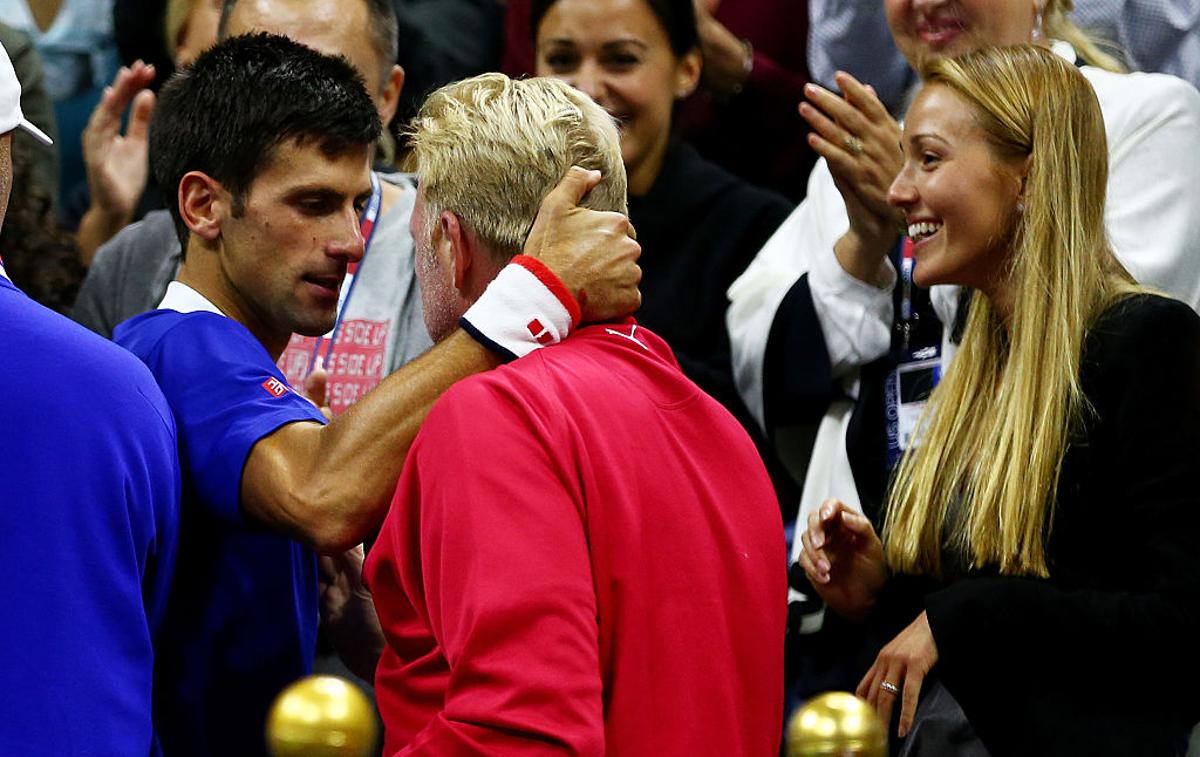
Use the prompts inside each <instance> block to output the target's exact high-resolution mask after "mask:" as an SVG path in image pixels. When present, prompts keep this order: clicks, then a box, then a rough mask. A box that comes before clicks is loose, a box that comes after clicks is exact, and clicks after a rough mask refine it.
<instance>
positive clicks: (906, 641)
mask: <svg viewBox="0 0 1200 757" xmlns="http://www.w3.org/2000/svg"><path fill="white" fill-rule="evenodd" d="M937 661H938V650H937V643H936V642H935V641H934V640H933V631H932V630H931V629H930V628H929V618H928V617H927V616H926V615H925V613H924V612H922V613H921V614H920V615H918V616H917V619H916V620H914V621H913V622H912V623H910V624H909V626H908V628H905V629H904V630H903V631H901V632H900V634H899V635H898V636H897V637H896V638H894V639H892V641H891V642H890V643H889V644H888V645H887V646H886V647H884V648H883V649H882V650H880V652H879V656H878V657H876V658H875V664H874V665H872V666H871V669H870V670H868V671H867V674H866V675H865V676H863V679H862V681H861V682H860V683H859V684H858V690H857V691H856V692H855V693H856V694H858V695H859V696H860V697H862V698H863V699H866V700H867V701H868V702H870V703H871V706H872V707H874V708H875V711H876V712H878V713H879V717H880V718H882V719H883V722H884V723H890V722H891V719H892V709H893V707H894V705H895V704H896V699H897V698H899V699H900V700H901V701H900V722H899V723H898V724H897V727H896V735H898V736H899V737H900V738H904V737H905V736H907V735H908V732H909V730H910V729H911V728H912V722H913V715H914V714H915V713H916V711H917V700H918V699H919V698H920V696H921V686H922V684H923V683H924V682H925V676H927V675H928V674H929V671H930V669H932V668H933V666H934V664H935V663H936V662H937ZM884 684H886V685H884Z"/></svg>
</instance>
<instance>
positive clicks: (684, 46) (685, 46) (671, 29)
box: [226, 0, 700, 58]
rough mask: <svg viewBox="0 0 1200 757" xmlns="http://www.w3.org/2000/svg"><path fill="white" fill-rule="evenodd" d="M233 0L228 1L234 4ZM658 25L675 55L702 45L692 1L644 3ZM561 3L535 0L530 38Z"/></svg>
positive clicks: (530, 9) (531, 8) (534, 39)
mask: <svg viewBox="0 0 1200 757" xmlns="http://www.w3.org/2000/svg"><path fill="white" fill-rule="evenodd" d="M230 1H231V0H226V2H230ZM642 1H643V2H644V3H646V5H647V7H649V8H650V12H651V13H653V14H654V17H655V18H657V19H658V23H659V24H661V25H662V28H663V30H664V31H666V33H667V39H668V40H670V42H671V52H673V53H675V57H676V58H678V57H682V56H683V55H686V54H687V53H690V52H691V51H692V50H694V49H696V47H698V46H699V45H700V32H699V31H698V30H697V29H696V8H695V7H694V6H693V5H692V0H642ZM556 2H558V0H533V3H532V4H531V5H530V8H529V37H530V39H532V40H533V42H534V44H535V45H536V44H537V33H538V27H540V26H541V25H542V19H543V18H545V16H546V13H548V12H549V10H550V8H552V7H553V6H554V4H555V3H556Z"/></svg>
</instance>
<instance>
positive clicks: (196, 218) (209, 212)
mask: <svg viewBox="0 0 1200 757" xmlns="http://www.w3.org/2000/svg"><path fill="white" fill-rule="evenodd" d="M178 202H179V216H180V218H182V219H183V222H184V223H185V224H186V225H187V227H188V231H190V232H191V233H193V234H195V235H196V236H197V237H199V238H200V239H202V240H204V241H205V242H209V243H211V242H214V241H216V239H217V238H218V237H220V236H221V223H222V221H223V220H224V216H225V213H226V211H228V208H229V193H228V192H226V191H225V188H224V187H222V186H221V184H220V183H219V182H218V181H217V180H216V179H214V178H212V177H211V176H209V175H208V174H205V173H202V172H200V171H191V172H189V173H186V174H184V176H183V178H182V179H180V180H179V199H178Z"/></svg>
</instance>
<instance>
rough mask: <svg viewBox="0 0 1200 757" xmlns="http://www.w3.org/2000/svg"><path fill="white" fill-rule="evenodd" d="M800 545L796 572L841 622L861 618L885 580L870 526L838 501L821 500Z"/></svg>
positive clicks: (879, 548) (879, 547) (880, 549)
mask: <svg viewBox="0 0 1200 757" xmlns="http://www.w3.org/2000/svg"><path fill="white" fill-rule="evenodd" d="M800 544H801V551H800V567H802V568H803V569H804V573H805V574H806V575H807V576H808V580H809V582H810V583H811V584H812V586H813V588H814V589H816V591H817V593H818V594H820V595H821V599H823V600H824V601H825V604H827V605H829V607H830V608H832V609H833V611H834V612H836V613H837V614H839V615H841V616H843V617H846V618H850V619H852V620H861V619H862V618H864V617H865V616H866V615H867V613H868V612H870V610H871V607H872V606H874V604H875V596H876V595H877V594H878V593H879V590H880V589H882V588H883V585H884V583H886V581H887V564H886V563H885V562H884V559H883V543H882V542H880V540H879V536H877V535H876V533H875V527H874V526H872V525H871V521H869V520H867V518H866V517H865V516H863V515H862V514H861V513H857V512H855V511H854V510H851V509H850V508H849V507H847V506H846V504H845V503H844V502H841V501H840V500H836V499H830V500H826V501H825V502H824V504H822V505H821V506H820V507H819V508H817V509H816V510H815V511H813V512H812V513H811V514H810V515H809V516H808V527H807V528H806V529H805V530H804V532H803V533H802V534H800Z"/></svg>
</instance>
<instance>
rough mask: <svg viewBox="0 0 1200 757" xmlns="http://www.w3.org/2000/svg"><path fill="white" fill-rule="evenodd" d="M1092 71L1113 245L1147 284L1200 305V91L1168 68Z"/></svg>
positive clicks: (1087, 70)
mask: <svg viewBox="0 0 1200 757" xmlns="http://www.w3.org/2000/svg"><path fill="white" fill-rule="evenodd" d="M1084 72H1085V73H1086V74H1087V76H1088V78H1089V79H1090V80H1091V81H1092V84H1093V86H1094V87H1095V89H1096V94H1097V96H1098V97H1099V99H1100V105H1101V109H1102V110H1103V111H1104V121H1105V127H1106V129H1107V131H1108V142H1109V165H1108V172H1109V174H1108V200H1107V205H1106V208H1105V213H1104V220H1105V226H1106V227H1107V229H1108V236H1109V240H1110V241H1111V243H1112V246H1113V250H1114V251H1115V252H1116V253H1117V257H1118V258H1119V259H1120V260H1121V262H1122V263H1123V264H1124V265H1125V267H1126V268H1127V269H1129V272H1130V273H1131V274H1132V275H1133V277H1134V278H1136V279H1137V280H1138V281H1139V282H1141V283H1144V284H1147V285H1149V286H1153V287H1156V288H1158V289H1161V290H1163V291H1165V292H1167V293H1169V294H1170V295H1172V296H1174V297H1177V298H1179V299H1181V300H1183V301H1184V302H1186V303H1187V304H1188V305H1190V306H1191V307H1192V308H1193V309H1195V310H1200V200H1198V199H1197V198H1198V197H1200V195H1198V194H1197V187H1200V93H1197V91H1196V89H1195V88H1194V87H1193V86H1191V85H1190V84H1188V83H1187V82H1185V81H1183V80H1181V79H1177V78H1175V77H1173V76H1166V75H1162V74H1112V73H1109V72H1105V71H1097V70H1096V69H1091V68H1085V69H1084Z"/></svg>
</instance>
